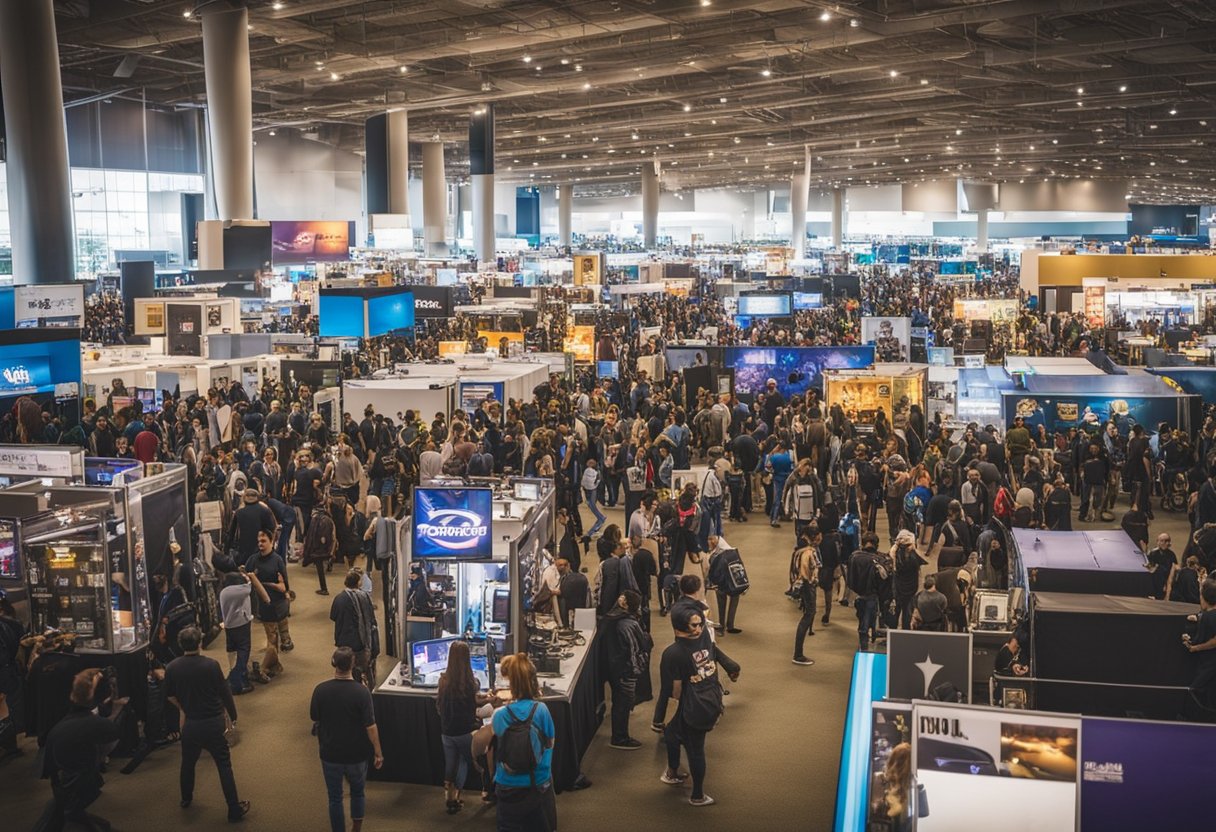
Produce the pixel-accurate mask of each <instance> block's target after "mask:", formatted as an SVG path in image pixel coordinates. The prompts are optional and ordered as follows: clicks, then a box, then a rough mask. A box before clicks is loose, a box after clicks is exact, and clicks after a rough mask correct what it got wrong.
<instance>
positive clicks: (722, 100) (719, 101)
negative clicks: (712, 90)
mask: <svg viewBox="0 0 1216 832" xmlns="http://www.w3.org/2000/svg"><path fill="white" fill-rule="evenodd" d="M718 103H719V104H725V103H726V96H725V95H724V96H722V97H721V98H719V99H718Z"/></svg>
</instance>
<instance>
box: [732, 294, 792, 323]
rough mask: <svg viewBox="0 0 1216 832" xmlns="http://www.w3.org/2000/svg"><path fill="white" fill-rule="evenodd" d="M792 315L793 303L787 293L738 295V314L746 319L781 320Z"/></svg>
mask: <svg viewBox="0 0 1216 832" xmlns="http://www.w3.org/2000/svg"><path fill="white" fill-rule="evenodd" d="M792 313H793V301H792V299H791V298H790V295H789V294H788V293H785V292H782V293H778V294H771V295H768V294H766V295H740V296H739V314H740V315H743V316H744V317H748V318H783V317H789V316H790V315H791V314H792Z"/></svg>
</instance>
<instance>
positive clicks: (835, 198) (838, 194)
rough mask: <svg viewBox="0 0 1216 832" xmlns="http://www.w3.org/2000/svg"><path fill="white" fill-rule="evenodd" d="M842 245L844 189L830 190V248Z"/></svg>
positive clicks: (837, 247)
mask: <svg viewBox="0 0 1216 832" xmlns="http://www.w3.org/2000/svg"><path fill="white" fill-rule="evenodd" d="M842 245H844V189H843V188H835V189H833V190H832V248H833V249H839V248H840V247H841V246H842Z"/></svg>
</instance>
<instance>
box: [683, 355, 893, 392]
mask: <svg viewBox="0 0 1216 832" xmlns="http://www.w3.org/2000/svg"><path fill="white" fill-rule="evenodd" d="M669 352H670V351H669ZM722 353H723V355H722V366H723V367H733V368H734V370H735V392H736V393H738V394H740V395H744V394H750V395H753V396H754V395H755V394H757V393H760V392H762V391H763V390H764V388H765V384H766V383H767V381H768V379H770V378H772V379H774V380H775V381H776V382H777V389H778V390H780V391H781V394H782V395H783V396H785V398H786V401H789V398H790V396H794V395H799V394H802V393H805V392H806V391H807V390H808V389H809V388H811V387H815V388H822V387H823V371H824V370H859V369H863V368H865V367H869V366H871V365H873V363H874V348H873V347H723V348H722ZM668 369H669V370H670V369H672V365H671V361H670V359H668Z"/></svg>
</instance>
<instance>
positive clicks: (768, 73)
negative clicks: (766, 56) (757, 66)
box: [760, 69, 773, 78]
mask: <svg viewBox="0 0 1216 832" xmlns="http://www.w3.org/2000/svg"><path fill="white" fill-rule="evenodd" d="M760 74H761V75H763V76H764V77H765V78H768V77H769V76H771V75H772V74H773V71H772V70H771V69H762V70H760Z"/></svg>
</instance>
